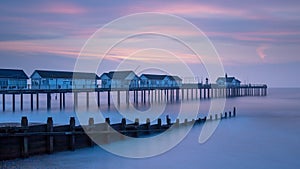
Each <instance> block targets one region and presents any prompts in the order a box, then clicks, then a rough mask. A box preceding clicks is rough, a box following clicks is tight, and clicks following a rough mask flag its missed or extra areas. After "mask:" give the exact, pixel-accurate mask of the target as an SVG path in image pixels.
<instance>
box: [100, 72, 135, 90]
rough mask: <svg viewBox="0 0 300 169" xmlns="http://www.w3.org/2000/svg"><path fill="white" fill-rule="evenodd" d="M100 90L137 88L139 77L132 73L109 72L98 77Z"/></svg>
mask: <svg viewBox="0 0 300 169" xmlns="http://www.w3.org/2000/svg"><path fill="white" fill-rule="evenodd" d="M100 79H101V87H102V88H134V87H139V77H138V76H137V75H136V74H135V73H134V72H133V71H110V72H108V73H103V74H102V75H101V76H100Z"/></svg>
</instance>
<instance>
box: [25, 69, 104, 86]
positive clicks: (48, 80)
mask: <svg viewBox="0 0 300 169" xmlns="http://www.w3.org/2000/svg"><path fill="white" fill-rule="evenodd" d="M30 78H31V88H32V89H82V88H96V87H97V80H98V79H99V77H98V76H97V75H96V74H95V73H83V72H65V71H48V70H35V71H34V72H33V73H32V75H31V76H30Z"/></svg>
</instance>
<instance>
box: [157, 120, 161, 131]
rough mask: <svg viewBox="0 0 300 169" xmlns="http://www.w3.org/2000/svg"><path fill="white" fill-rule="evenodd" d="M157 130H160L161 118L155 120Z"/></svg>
mask: <svg viewBox="0 0 300 169" xmlns="http://www.w3.org/2000/svg"><path fill="white" fill-rule="evenodd" d="M157 128H158V129H161V118H158V119H157Z"/></svg>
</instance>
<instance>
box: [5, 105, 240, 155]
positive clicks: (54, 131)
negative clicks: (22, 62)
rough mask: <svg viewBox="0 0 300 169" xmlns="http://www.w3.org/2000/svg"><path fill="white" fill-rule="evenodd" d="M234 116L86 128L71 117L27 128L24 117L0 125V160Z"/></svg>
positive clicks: (225, 114) (63, 149) (101, 125)
mask: <svg viewBox="0 0 300 169" xmlns="http://www.w3.org/2000/svg"><path fill="white" fill-rule="evenodd" d="M235 116H236V109H235V108H234V109H233V111H232V112H231V111H230V112H228V113H227V112H225V113H220V114H215V115H210V116H209V117H204V118H198V119H189V120H188V119H184V121H182V122H180V121H179V119H176V121H174V122H172V120H171V119H170V118H169V116H166V119H165V120H166V121H165V123H164V124H163V123H162V119H160V118H159V119H157V123H155V124H151V123H150V119H147V120H146V123H144V124H140V122H139V119H136V120H135V121H134V122H133V123H127V122H126V119H125V118H123V119H122V120H121V123H117V124H111V123H110V119H109V118H106V119H105V122H104V123H99V124H95V123H94V119H93V118H90V119H89V121H88V125H85V126H76V125H75V118H74V117H71V118H70V122H69V124H68V125H61V126H54V125H53V120H52V117H48V119H47V123H46V124H35V125H32V124H31V125H30V124H29V122H28V119H27V117H25V116H24V117H22V119H21V123H20V124H18V126H16V124H15V125H14V126H10V125H6V126H0V161H1V160H9V159H15V158H27V157H29V156H32V155H37V154H51V153H54V152H59V151H67V150H71V151H74V150H75V149H78V148H84V147H93V146H94V145H95V143H94V142H93V140H92V139H91V137H90V136H92V138H96V139H97V144H101V145H102V144H109V143H112V142H115V141H121V140H124V139H126V136H128V137H151V136H153V135H155V134H159V133H161V132H164V131H166V130H167V129H170V128H171V127H172V129H175V130H176V128H178V127H180V126H187V125H198V124H203V123H204V122H205V121H213V120H221V119H227V118H232V117H235Z"/></svg>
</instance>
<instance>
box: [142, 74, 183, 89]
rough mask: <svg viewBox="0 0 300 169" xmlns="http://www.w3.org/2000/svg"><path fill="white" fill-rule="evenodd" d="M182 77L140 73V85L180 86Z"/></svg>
mask: <svg viewBox="0 0 300 169" xmlns="http://www.w3.org/2000/svg"><path fill="white" fill-rule="evenodd" d="M180 86H182V79H181V78H179V77H178V76H170V75H155V74H142V75H141V76H140V87H180Z"/></svg>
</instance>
